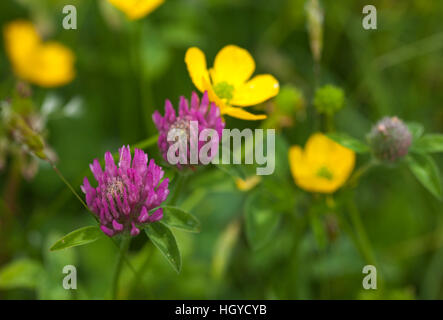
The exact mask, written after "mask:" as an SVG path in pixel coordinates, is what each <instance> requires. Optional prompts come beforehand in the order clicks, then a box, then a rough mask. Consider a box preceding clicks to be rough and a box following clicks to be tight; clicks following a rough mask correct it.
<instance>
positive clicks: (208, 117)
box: [152, 92, 225, 168]
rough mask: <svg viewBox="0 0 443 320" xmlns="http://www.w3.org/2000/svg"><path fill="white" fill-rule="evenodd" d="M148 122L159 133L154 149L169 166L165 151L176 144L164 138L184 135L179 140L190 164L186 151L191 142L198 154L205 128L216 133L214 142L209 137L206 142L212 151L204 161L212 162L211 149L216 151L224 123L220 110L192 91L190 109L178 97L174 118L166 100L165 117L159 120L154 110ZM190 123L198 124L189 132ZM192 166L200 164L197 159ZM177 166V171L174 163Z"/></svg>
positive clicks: (188, 153)
mask: <svg viewBox="0 0 443 320" xmlns="http://www.w3.org/2000/svg"><path fill="white" fill-rule="evenodd" d="M152 119H153V121H154V123H155V125H156V127H157V129H158V131H159V138H158V146H159V149H160V152H161V153H162V155H163V158H164V159H165V160H166V161H167V162H168V163H170V162H169V161H168V149H169V148H170V147H171V145H173V144H174V143H176V141H177V140H176V141H168V135H170V134H171V133H177V136H180V135H184V136H182V137H183V138H184V139H183V140H184V141H185V143H186V146H185V148H186V158H185V160H186V164H192V161H191V160H190V157H191V153H192V152H191V151H190V150H191V148H192V146H193V141H196V145H195V151H196V154H198V155H199V154H200V150H201V149H202V147H203V146H204V145H205V144H206V143H207V142H205V141H199V137H200V134H201V133H202V131H203V130H205V129H213V130H215V132H216V133H217V135H218V137H217V138H218V139H213V138H211V140H210V143H211V144H214V145H213V146H212V147H214V148H211V152H209V154H208V158H209V159H212V158H213V157H214V156H215V155H216V154H215V153H213V152H212V150H213V149H214V150H215V149H217V151H218V143H219V141H221V137H222V132H223V128H224V126H225V124H224V122H223V120H222V118H221V115H220V109H219V108H218V107H217V106H216V105H215V104H214V103H209V98H208V93H207V92H205V93H204V94H203V96H202V99H201V101H200V99H199V97H198V95H197V94H196V93H195V92H192V97H191V105H190V107H189V104H188V100H187V99H185V98H184V97H183V96H181V97H180V103H179V111H178V115H177V114H176V112H175V110H174V108H173V106H172V104H171V102H170V101H169V100H166V103H165V115H164V116H163V117H162V116H161V115H160V113H159V112H158V111H155V112H154V114H153V115H152ZM193 123H195V124H197V125H198V130H193V128H194V127H193V126H192V125H193ZM194 137H195V138H194ZM176 139H180V138H176ZM215 144H216V145H215ZM195 164H202V162H201V159H197V163H195ZM177 166H178V167H179V168H181V163H180V164H177Z"/></svg>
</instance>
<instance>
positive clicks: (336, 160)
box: [289, 133, 355, 193]
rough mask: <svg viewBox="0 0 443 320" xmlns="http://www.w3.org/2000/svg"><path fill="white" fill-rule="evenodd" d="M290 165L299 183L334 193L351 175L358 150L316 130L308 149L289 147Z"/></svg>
mask: <svg viewBox="0 0 443 320" xmlns="http://www.w3.org/2000/svg"><path fill="white" fill-rule="evenodd" d="M289 165H290V167H291V172H292V176H293V177H294V180H295V183H296V184H297V185H298V186H299V187H300V188H302V189H304V190H306V191H311V192H320V193H332V192H334V191H336V190H337V189H338V188H340V187H341V186H342V185H343V184H344V183H345V182H346V180H347V179H348V178H349V175H350V174H351V172H352V170H353V169H354V165H355V153H354V151H352V150H350V149H348V148H345V147H343V146H341V145H339V144H338V143H336V142H334V141H332V140H331V139H329V138H328V137H326V136H325V135H324V134H321V133H315V134H313V135H312V136H311V137H310V138H309V139H308V141H307V143H306V146H305V149H304V150H302V149H301V148H300V147H299V146H292V147H291V148H290V149H289Z"/></svg>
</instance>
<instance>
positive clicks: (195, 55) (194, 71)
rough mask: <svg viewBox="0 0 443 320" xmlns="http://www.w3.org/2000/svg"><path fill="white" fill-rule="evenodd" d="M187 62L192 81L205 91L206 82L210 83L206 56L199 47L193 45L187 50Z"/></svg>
mask: <svg viewBox="0 0 443 320" xmlns="http://www.w3.org/2000/svg"><path fill="white" fill-rule="evenodd" d="M185 63H186V66H187V68H188V72H189V76H190V77H191V79H192V82H193V83H194V85H195V86H196V87H197V89H198V90H200V91H201V92H204V91H205V84H204V82H206V83H208V84H209V83H210V81H209V73H208V69H207V67H206V57H205V54H204V53H203V51H201V50H200V49H199V48H196V47H192V48H189V49H188V50H187V51H186V55H185Z"/></svg>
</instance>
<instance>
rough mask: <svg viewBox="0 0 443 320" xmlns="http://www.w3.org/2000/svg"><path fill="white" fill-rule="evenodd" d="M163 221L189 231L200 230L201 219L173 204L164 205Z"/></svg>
mask: <svg viewBox="0 0 443 320" xmlns="http://www.w3.org/2000/svg"><path fill="white" fill-rule="evenodd" d="M162 208H163V210H164V213H163V219H162V222H163V223H164V224H166V225H168V226H170V227H172V228H176V229H181V230H183V231H188V232H200V221H198V219H197V218H196V217H194V216H193V215H192V214H190V213H188V212H186V211H184V210H182V209H180V208H177V207H171V206H163V207H162Z"/></svg>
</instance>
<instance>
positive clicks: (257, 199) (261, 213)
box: [245, 191, 281, 250]
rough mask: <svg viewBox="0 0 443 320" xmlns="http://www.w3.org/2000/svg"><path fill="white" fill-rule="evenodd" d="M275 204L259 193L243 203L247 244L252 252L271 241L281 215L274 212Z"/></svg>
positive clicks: (255, 193) (253, 194)
mask: <svg viewBox="0 0 443 320" xmlns="http://www.w3.org/2000/svg"><path fill="white" fill-rule="evenodd" d="M275 205H276V203H275V202H272V201H271V200H270V199H269V196H267V195H266V194H263V193H261V192H260V191H257V192H254V193H252V194H251V195H250V196H249V197H248V198H247V199H246V202H245V228H246V236H247V239H248V243H249V245H250V246H251V248H253V249H254V250H257V249H260V248H261V247H263V246H264V245H265V244H266V243H268V242H269V241H271V240H272V236H273V234H274V232H275V231H276V228H277V226H278V223H279V221H280V216H281V213H280V212H278V211H276V210H275Z"/></svg>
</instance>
